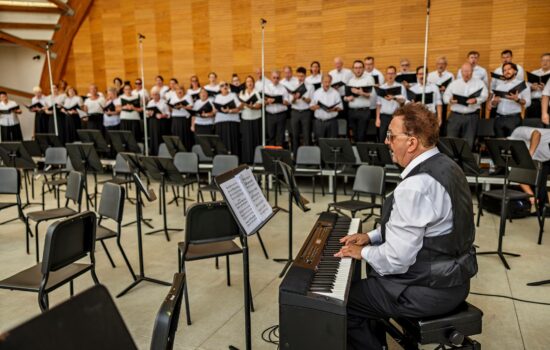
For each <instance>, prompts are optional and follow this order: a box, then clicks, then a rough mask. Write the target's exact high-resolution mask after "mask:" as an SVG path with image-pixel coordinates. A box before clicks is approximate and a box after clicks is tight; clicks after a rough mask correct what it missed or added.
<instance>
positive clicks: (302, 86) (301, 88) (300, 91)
mask: <svg viewBox="0 0 550 350" xmlns="http://www.w3.org/2000/svg"><path fill="white" fill-rule="evenodd" d="M287 90H288V89H287ZM288 92H289V93H290V94H300V97H302V96H304V94H305V93H306V92H307V88H306V84H303V83H302V84H300V86H298V87H297V88H296V89H295V90H293V91H291V90H288Z"/></svg>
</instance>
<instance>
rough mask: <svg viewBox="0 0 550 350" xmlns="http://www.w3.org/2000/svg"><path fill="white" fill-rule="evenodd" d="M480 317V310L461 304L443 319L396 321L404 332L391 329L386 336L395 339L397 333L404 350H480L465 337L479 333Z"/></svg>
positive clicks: (473, 342)
mask: <svg viewBox="0 0 550 350" xmlns="http://www.w3.org/2000/svg"><path fill="white" fill-rule="evenodd" d="M482 316H483V312H482V311H481V310H480V309H478V308H477V307H475V306H473V305H471V304H469V303H467V302H463V303H462V304H461V305H460V306H459V307H458V308H457V309H456V310H455V311H453V312H451V313H448V314H446V315H442V316H435V317H427V318H420V319H418V318H416V319H415V318H398V319H395V320H394V321H395V322H396V323H397V324H398V325H400V326H401V327H402V329H403V332H399V331H397V330H396V329H393V330H390V331H389V333H390V335H392V337H394V338H396V337H395V332H398V333H400V335H401V336H402V338H400V339H398V338H396V340H397V342H398V343H400V344H402V345H404V346H403V347H404V348H405V349H417V348H418V344H421V345H425V344H439V346H438V347H437V349H445V346H450V347H452V348H453V349H471V350H479V349H481V344H480V343H478V342H476V341H475V340H472V339H470V338H468V337H469V336H471V335H476V334H480V333H481V318H482ZM394 328H395V327H394ZM392 333H393V334H392Z"/></svg>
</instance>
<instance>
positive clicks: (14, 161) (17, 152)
mask: <svg viewBox="0 0 550 350" xmlns="http://www.w3.org/2000/svg"><path fill="white" fill-rule="evenodd" d="M0 158H1V159H2V162H3V163H4V166H8V167H12V168H16V169H18V170H22V171H23V175H24V176H23V182H24V183H25V198H26V200H27V203H25V204H24V205H23V206H22V207H21V209H24V208H26V207H28V206H29V205H42V203H31V202H30V200H29V186H28V184H27V182H28V171H30V170H32V171H34V170H35V169H36V163H35V162H34V160H33V159H32V157H31V155H30V154H29V152H27V149H26V148H25V146H24V145H23V143H22V142H1V143H0Z"/></svg>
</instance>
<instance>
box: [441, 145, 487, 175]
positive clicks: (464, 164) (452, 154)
mask: <svg viewBox="0 0 550 350" xmlns="http://www.w3.org/2000/svg"><path fill="white" fill-rule="evenodd" d="M437 148H438V149H439V151H440V152H441V153H443V154H446V155H447V156H449V158H451V159H452V160H454V161H455V162H456V163H457V164H458V165H459V166H460V167H461V168H462V171H464V174H466V175H473V176H476V177H477V176H479V175H480V174H481V169H480V168H479V164H478V162H477V159H476V158H475V157H474V154H473V153H472V150H471V149H470V145H468V143H467V142H466V140H464V139H460V138H456V137H441V138H439V144H438V145H437Z"/></svg>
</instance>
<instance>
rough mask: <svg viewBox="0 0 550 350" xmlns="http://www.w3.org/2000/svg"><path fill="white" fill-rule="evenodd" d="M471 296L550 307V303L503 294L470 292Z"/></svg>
mask: <svg viewBox="0 0 550 350" xmlns="http://www.w3.org/2000/svg"><path fill="white" fill-rule="evenodd" d="M470 294H473V295H481V296H486V297H496V298H504V299H510V300H515V301H521V302H522V303H529V304H537V305H549V306H550V303H543V302H541V301H534V300H525V299H519V298H514V297H510V296H507V295H501V294H488V293H478V292H470Z"/></svg>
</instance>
